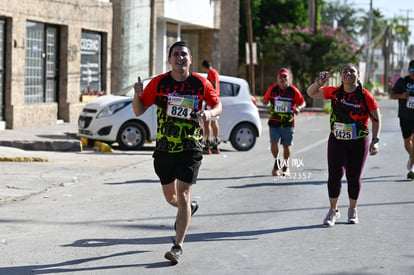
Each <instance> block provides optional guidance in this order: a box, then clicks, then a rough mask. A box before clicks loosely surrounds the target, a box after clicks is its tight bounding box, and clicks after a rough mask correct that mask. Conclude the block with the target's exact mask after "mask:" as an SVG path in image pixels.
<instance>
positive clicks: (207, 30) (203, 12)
mask: <svg viewBox="0 0 414 275" xmlns="http://www.w3.org/2000/svg"><path fill="white" fill-rule="evenodd" d="M112 3H113V5H114V24H113V26H114V29H113V34H114V36H113V40H114V44H113V51H112V55H113V64H112V72H113V76H114V78H112V90H113V91H116V90H119V89H121V88H122V87H125V86H127V85H130V84H132V83H134V82H135V81H136V80H137V77H138V76H140V77H141V78H147V77H150V76H153V75H156V74H160V73H163V72H165V71H168V70H169V69H170V66H169V64H168V56H167V55H168V48H169V46H170V45H171V44H172V43H174V42H175V41H178V40H184V41H186V42H188V43H189V45H190V47H191V54H192V56H193V64H192V70H193V71H200V70H201V62H202V60H204V59H208V60H210V61H211V62H212V64H213V66H214V67H215V68H216V69H217V70H218V71H219V72H220V73H221V74H227V75H234V76H236V75H237V67H238V37H239V9H240V7H239V6H240V3H239V1H238V0H226V1H220V0H197V1H193V0H113V1H112ZM116 41H120V43H117V42H116ZM115 78H116V79H115Z"/></svg>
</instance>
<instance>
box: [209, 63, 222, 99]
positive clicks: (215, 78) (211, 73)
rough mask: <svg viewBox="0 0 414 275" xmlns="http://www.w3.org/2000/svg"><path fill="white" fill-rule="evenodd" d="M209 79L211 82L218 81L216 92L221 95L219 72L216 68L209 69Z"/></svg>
mask: <svg viewBox="0 0 414 275" xmlns="http://www.w3.org/2000/svg"><path fill="white" fill-rule="evenodd" d="M207 79H208V80H209V81H210V82H211V83H216V84H217V87H216V92H217V94H218V95H220V82H219V74H218V72H217V71H216V70H215V69H213V68H212V69H210V70H209V71H208V75H207Z"/></svg>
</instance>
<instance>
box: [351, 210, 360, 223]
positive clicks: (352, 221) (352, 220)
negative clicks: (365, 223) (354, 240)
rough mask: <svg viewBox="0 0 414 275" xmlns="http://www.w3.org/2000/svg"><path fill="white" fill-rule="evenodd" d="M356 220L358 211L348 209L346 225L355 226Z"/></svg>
mask: <svg viewBox="0 0 414 275" xmlns="http://www.w3.org/2000/svg"><path fill="white" fill-rule="evenodd" d="M358 222H359V220H358V211H357V209H356V208H351V207H349V208H348V223H350V224H357V223H358Z"/></svg>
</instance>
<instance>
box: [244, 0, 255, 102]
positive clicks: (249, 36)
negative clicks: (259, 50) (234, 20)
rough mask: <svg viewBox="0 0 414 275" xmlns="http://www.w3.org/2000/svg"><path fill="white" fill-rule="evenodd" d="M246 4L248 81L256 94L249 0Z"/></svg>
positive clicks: (246, 0)
mask: <svg viewBox="0 0 414 275" xmlns="http://www.w3.org/2000/svg"><path fill="white" fill-rule="evenodd" d="M245 4H246V26H247V42H248V49H249V83H250V89H251V90H252V94H253V96H254V95H256V88H255V86H256V85H255V76H254V63H253V26H252V12H251V6H250V0H245Z"/></svg>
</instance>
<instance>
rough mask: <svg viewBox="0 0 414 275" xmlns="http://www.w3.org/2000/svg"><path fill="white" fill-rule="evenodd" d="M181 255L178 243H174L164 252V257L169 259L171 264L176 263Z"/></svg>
mask: <svg viewBox="0 0 414 275" xmlns="http://www.w3.org/2000/svg"><path fill="white" fill-rule="evenodd" d="M181 255H183V249H182V247H181V246H180V245H179V244H176V243H174V245H173V247H172V248H171V250H170V251H168V252H167V253H165V255H164V257H165V258H166V259H167V260H170V261H171V262H172V263H173V264H178V263H179V262H180V260H181Z"/></svg>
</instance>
